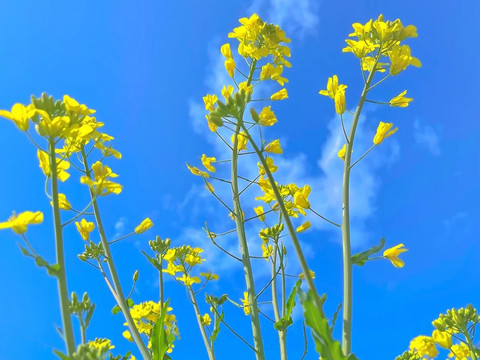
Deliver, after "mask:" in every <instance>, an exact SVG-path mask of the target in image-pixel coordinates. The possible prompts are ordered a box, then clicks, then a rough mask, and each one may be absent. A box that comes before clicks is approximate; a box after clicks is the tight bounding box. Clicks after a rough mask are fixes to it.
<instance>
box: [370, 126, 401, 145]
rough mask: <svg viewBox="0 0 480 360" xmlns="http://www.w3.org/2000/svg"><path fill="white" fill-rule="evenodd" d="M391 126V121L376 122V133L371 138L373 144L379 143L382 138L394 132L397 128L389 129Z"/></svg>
mask: <svg viewBox="0 0 480 360" xmlns="http://www.w3.org/2000/svg"><path fill="white" fill-rule="evenodd" d="M392 127H393V124H392V123H384V122H382V121H380V123H379V124H378V128H377V133H376V134H375V137H374V138H373V143H374V144H375V145H380V144H381V143H382V141H383V140H384V139H386V138H387V137H389V136H391V135H393V134H395V133H396V132H397V130H398V128H395V129H393V130H390V129H391V128H392Z"/></svg>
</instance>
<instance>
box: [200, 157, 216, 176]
mask: <svg viewBox="0 0 480 360" xmlns="http://www.w3.org/2000/svg"><path fill="white" fill-rule="evenodd" d="M216 161H217V159H216V158H214V157H207V155H205V154H203V155H202V164H203V166H205V169H207V170H208V171H211V172H215V168H214V167H213V166H212V163H214V162H216Z"/></svg>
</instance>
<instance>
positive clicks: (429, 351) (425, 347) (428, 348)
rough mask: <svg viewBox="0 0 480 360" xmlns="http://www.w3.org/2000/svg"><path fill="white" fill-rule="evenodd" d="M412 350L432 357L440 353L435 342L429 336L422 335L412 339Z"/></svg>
mask: <svg viewBox="0 0 480 360" xmlns="http://www.w3.org/2000/svg"><path fill="white" fill-rule="evenodd" d="M410 350H413V351H415V352H416V353H417V354H418V355H420V356H430V357H432V358H434V357H436V356H437V355H438V350H437V348H436V346H435V342H434V341H433V339H432V338H431V337H429V336H424V335H420V336H417V337H416V338H414V339H413V340H412V341H410Z"/></svg>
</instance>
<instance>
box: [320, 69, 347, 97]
mask: <svg viewBox="0 0 480 360" xmlns="http://www.w3.org/2000/svg"><path fill="white" fill-rule="evenodd" d="M347 87H348V86H347V85H344V84H340V85H339V84H338V76H337V75H333V76H332V77H329V78H328V81H327V89H326V90H320V91H319V92H318V93H319V94H320V95H323V96H328V97H329V98H330V99H333V100H335V95H336V94H337V92H338V91H345V89H346V88H347Z"/></svg>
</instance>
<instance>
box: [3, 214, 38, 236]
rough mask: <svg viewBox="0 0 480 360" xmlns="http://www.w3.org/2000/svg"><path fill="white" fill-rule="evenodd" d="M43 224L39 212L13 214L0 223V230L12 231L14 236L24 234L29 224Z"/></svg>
mask: <svg viewBox="0 0 480 360" xmlns="http://www.w3.org/2000/svg"><path fill="white" fill-rule="evenodd" d="M42 222H43V213H42V212H41V211H36V212H32V211H25V212H23V213H20V214H18V215H17V214H15V213H13V214H12V216H10V218H9V219H8V220H7V221H5V222H2V223H0V229H12V230H13V231H14V232H15V233H16V234H19V235H21V234H25V233H26V232H27V226H28V225H31V224H41V223H42Z"/></svg>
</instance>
